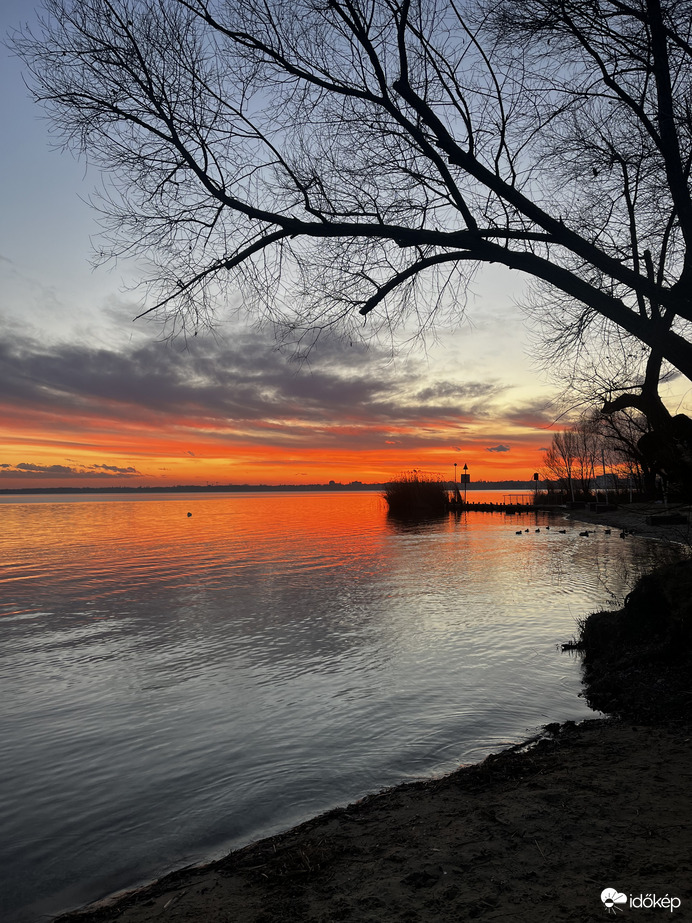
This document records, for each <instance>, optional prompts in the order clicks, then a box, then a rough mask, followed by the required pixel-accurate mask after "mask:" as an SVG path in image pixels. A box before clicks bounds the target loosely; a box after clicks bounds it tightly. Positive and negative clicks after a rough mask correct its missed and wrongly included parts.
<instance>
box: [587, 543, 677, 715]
mask: <svg viewBox="0 0 692 923" xmlns="http://www.w3.org/2000/svg"><path fill="white" fill-rule="evenodd" d="M576 646H577V648H578V649H580V650H581V651H583V654H584V687H585V696H586V700H587V702H588V703H589V705H590V706H591V707H592V708H594V709H597V710H598V711H603V712H606V713H608V714H612V715H617V716H619V717H621V718H625V719H628V720H631V721H640V722H652V723H657V722H666V721H675V722H677V721H684V722H689V721H690V719H691V718H692V560H689V559H685V560H682V561H677V562H676V563H674V564H668V565H665V566H663V567H660V568H658V569H656V570H654V571H652V572H651V573H649V574H645V575H644V576H643V577H641V578H640V579H639V581H638V582H637V584H636V585H635V587H634V589H633V590H632V592H631V593H630V594H629V595H628V596H627V597H626V599H625V604H624V606H623V608H622V609H619V610H617V611H614V612H595V613H593V614H592V615H590V616H588V617H587V618H585V619H584V620H583V621H582V622H581V623H580V632H579V638H578V643H577V645H576Z"/></svg>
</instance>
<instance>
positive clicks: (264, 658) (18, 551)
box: [0, 493, 665, 921]
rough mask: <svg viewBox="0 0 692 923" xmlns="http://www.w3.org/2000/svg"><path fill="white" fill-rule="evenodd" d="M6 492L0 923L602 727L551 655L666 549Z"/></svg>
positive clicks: (363, 519) (571, 529) (490, 521)
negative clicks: (548, 731) (563, 727)
mask: <svg viewBox="0 0 692 923" xmlns="http://www.w3.org/2000/svg"><path fill="white" fill-rule="evenodd" d="M498 499H501V496H500V497H499V498H498ZM3 500H4V502H2V503H0V515H1V516H2V529H1V530H0V642H1V646H0V696H1V701H2V715H1V717H0V740H1V741H2V746H1V748H0V751H1V752H0V818H1V825H0V870H1V872H0V874H2V876H3V877H4V881H2V882H0V919H2V920H3V921H15V920H17V921H25V920H26V921H35V920H37V919H38V918H39V917H40V916H41V915H42V914H51V913H54V912H57V911H58V910H61V909H63V908H67V907H71V906H75V905H76V904H79V903H81V902H83V901H86V900H89V899H94V898H97V897H100V896H102V895H103V894H105V893H107V892H109V891H112V890H116V889H118V888H122V887H128V886H131V885H133V884H137V883H139V882H141V881H143V880H146V879H148V878H152V877H154V876H157V875H159V874H161V873H162V872H164V871H166V870H169V869H170V868H171V867H174V866H176V865H183V864H187V863H191V862H197V861H200V860H203V859H206V858H210V857H215V856H218V855H220V854H222V853H223V852H225V851H227V850H228V849H230V848H233V847H235V846H239V845H242V844H244V843H247V842H249V841H250V840H253V839H256V838H258V837H260V836H264V835H267V834H270V833H273V832H277V831H278V830H281V829H285V828H287V827H289V826H291V825H293V824H295V823H297V822H299V821H301V820H304V819H305V818H307V817H309V816H311V815H313V814H316V813H318V812H321V811H323V810H326V809H328V808H330V807H333V806H335V805H337V804H344V803H347V802H349V801H352V800H354V799H356V798H358V797H359V796H361V795H363V794H365V793H368V792H371V791H375V790H378V789H380V788H383V787H385V786H389V785H392V784H395V783H397V782H400V781H403V780H408V779H413V778H419V777H423V776H429V775H432V774H435V773H442V772H446V771H449V770H451V769H453V768H455V767H456V766H458V765H459V763H468V762H471V761H475V760H479V759H481V758H483V757H484V756H485V755H487V753H489V752H491V751H493V750H497V749H499V748H500V747H502V746H504V745H506V744H508V743H511V742H516V741H518V740H521V739H522V738H524V737H525V736H527V734H528V733H531V732H532V731H534V730H535V728H536V727H537V726H539V725H541V724H545V723H547V722H548V721H556V720H557V721H559V720H565V719H569V718H571V719H575V720H578V719H580V718H583V717H586V716H588V715H589V714H591V713H590V712H588V709H587V708H586V706H585V704H584V703H583V700H582V699H581V698H579V696H578V693H579V691H580V673H579V662H578V659H577V658H575V657H573V656H569V655H566V654H563V653H561V652H560V650H559V642H561V641H564V640H566V639H568V638H570V637H571V636H572V635H573V634H574V632H575V620H576V619H577V618H578V617H580V616H583V615H585V614H586V613H588V612H589V611H592V610H593V609H595V608H597V607H598V606H601V605H603V604H607V605H611V604H613V603H614V602H616V601H617V600H618V599H621V598H622V596H623V595H624V593H626V592H627V590H628V588H629V587H630V585H631V583H632V581H633V580H634V578H635V577H636V575H637V574H638V573H639V572H641V570H643V569H645V568H646V567H647V566H649V565H650V563H651V560H652V558H654V557H656V556H658V555H661V554H664V553H665V549H662V548H661V547H660V546H656V545H654V544H653V543H646V542H644V541H638V540H634V539H627V540H626V541H621V540H620V539H619V537H618V535H617V532H614V533H613V535H612V536H606V535H605V534H604V533H603V530H602V529H601V530H599V534H596V535H592V536H590V537H589V538H588V539H585V538H583V537H580V536H579V534H578V533H579V531H580V528H579V526H578V524H571V523H562V522H560V521H559V520H552V522H551V520H548V519H543V518H541V516H540V515H539V516H538V518H537V516H536V514H533V513H528V514H525V515H523V516H521V517H508V516H505V515H502V514H484V513H468V514H465V515H463V516H461V517H460V516H454V515H453V514H452V515H450V516H449V517H446V518H444V519H442V520H438V521H435V522H428V523H424V524H418V525H410V524H409V525H407V524H401V523H396V522H393V521H391V520H390V519H389V518H388V517H387V515H386V509H385V506H384V503H383V501H382V500H381V499H380V497H379V496H378V495H377V494H374V493H344V494H334V493H315V494H281V495H278V494H234V495H201V494H196V495H187V496H185V495H167V496H163V497H162V496H161V495H156V496H146V495H145V496H139V495H138V496H137V497H129V496H125V497H113V496H108V495H104V496H99V497H93V496H92V497H88V498H86V497H83V496H80V497H55V496H53V497H40V498H31V499H29V500H27V499H24V498H17V497H13V498H3ZM188 512H191V513H192V516H188V515H187V514H188ZM548 523H551V528H550V529H549V530H548V529H546V525H547V524H548ZM520 528H521V529H524V528H528V529H529V532H522V534H521V535H520V536H518V535H516V530H517V529H520ZM537 528H540V532H536V531H535V530H536V529H537ZM558 528H566V529H567V533H566V534H565V535H560V534H559V533H558V531H557V529H558Z"/></svg>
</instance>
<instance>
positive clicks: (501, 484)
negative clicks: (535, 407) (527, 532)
mask: <svg viewBox="0 0 692 923" xmlns="http://www.w3.org/2000/svg"><path fill="white" fill-rule="evenodd" d="M450 483H451V482H450ZM385 487H386V482H384V481H383V482H382V483H373V484H365V483H363V482H361V481H352V482H351V483H350V484H340V483H331V484H177V485H173V486H165V487H129V486H124V487H113V486H103V487H3V488H0V496H8V495H19V496H21V495H25V494H152V493H156V494H181V493H185V494H190V493H204V494H208V493H249V492H253V493H254V492H267V493H277V492H280V491H296V492H300V491H303V492H307V491H311V490H324V491H333V492H334V493H338V492H340V491H361V490H384V489H385ZM467 489H468V492H469V493H472V492H474V491H482V490H533V489H534V483H533V481H477V482H476V483H475V484H474V485H473V486H469V487H468V488H467Z"/></svg>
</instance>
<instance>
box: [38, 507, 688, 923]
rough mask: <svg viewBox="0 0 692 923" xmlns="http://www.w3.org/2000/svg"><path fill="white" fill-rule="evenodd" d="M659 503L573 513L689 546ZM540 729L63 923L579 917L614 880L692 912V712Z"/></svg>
mask: <svg viewBox="0 0 692 923" xmlns="http://www.w3.org/2000/svg"><path fill="white" fill-rule="evenodd" d="M660 512H662V510H661V506H660V505H653V504H649V505H645V504H638V505H637V508H636V509H634V508H627V509H624V510H622V509H621V510H612V511H604V512H601V513H594V512H590V511H588V510H574V511H571V512H570V513H569V514H568V515H569V518H570V519H573V520H577V521H581V522H586V523H595V524H602V525H604V526H606V527H613V528H616V529H623V530H625V531H626V533H627V534H630V533H634V534H636V535H638V536H640V537H644V538H655V539H657V540H659V541H664V542H671V543H676V544H680V543H682V544H683V545H687V546H688V547H689V540H688V538H687V531H688V527H685V528H684V529H681V528H680V526H671V525H665V526H659V525H655V526H651V525H650V524H647V523H646V517H647V516H650V515H652V514H653V513H660ZM605 673H606V676H607V675H608V666H607V665H606V669H605ZM632 681H635V680H633V679H632V673H631V672H629V673H627V675H626V677H625V680H624V682H625V684H627V683H629V682H632ZM627 688H629V687H628V686H627V685H625V689H627ZM621 691H622V690H621ZM689 694H690V695H691V696H692V688H691V689H690V693H689ZM544 730H545V734H544V735H543V736H539V737H538V738H532V739H531V740H529V741H526V742H524V743H523V744H518V745H515V746H513V747H510V748H509V749H506V750H503V751H501V752H500V753H498V754H492V755H490V756H488V757H486V759H485V760H483V761H482V762H480V763H475V764H472V765H470V766H463V767H461V768H460V769H458V770H456V771H454V772H453V773H451V774H450V775H447V776H444V777H442V778H435V779H430V780H427V781H420V782H413V783H405V784H403V785H400V786H397V787H395V788H392V789H387V790H385V791H383V792H379V793H377V794H372V795H369V796H367V797H365V798H363V799H362V800H360V801H358V802H356V803H355V804H352V805H349V806H347V807H340V808H336V809H333V810H331V811H329V812H327V813H326V814H322V815H320V816H318V817H315V818H313V819H311V820H308V821H306V822H304V823H302V824H300V825H299V826H298V827H295V828H292V829H290V830H287V831H285V832H283V833H281V834H278V835H276V836H272V837H268V838H265V839H262V840H259V841H257V842H255V843H252V844H250V845H248V846H245V847H243V848H241V849H238V850H235V851H233V852H231V853H230V854H229V855H227V856H226V857H224V858H222V859H220V860H217V861H214V862H211V863H208V864H204V865H201V866H195V867H188V868H184V869H181V870H178V871H174V872H172V873H170V874H168V875H166V876H164V877H163V878H160V879H159V880H157V881H154V882H152V883H150V884H148V885H146V886H144V887H141V888H137V889H135V890H132V891H128V892H120V893H119V894H116V895H111V896H110V897H107V898H106V899H105V900H102V901H99V902H97V903H95V904H90V905H88V906H87V907H85V908H83V909H80V910H76V911H72V912H70V913H66V914H62V915H60V916H59V917H57V918H56V919H55V923H115V921H116V920H117V921H118V923H149V921H153V920H158V919H165V920H166V921H170V923H193V921H194V923H201V921H204V923H235V921H240V920H242V921H243V923H246V921H247V923H279V921H281V923H284V921H288V923H291V921H293V923H336V921H342V920H343V921H355V923H367V921H372V923H381V921H385V923H389V921H391V923H394V921H396V923H399V921H410V923H438V921H450V923H452V921H453V923H458V921H461V920H471V919H478V920H481V921H488V923H491V921H496V920H497V921H501V920H510V919H511V920H514V921H517V923H535V921H536V920H537V919H551V920H556V921H565V923H572V921H574V920H587V919H596V918H598V917H599V916H602V915H603V913H604V912H605V907H604V905H603V903H602V901H601V898H600V895H601V892H602V891H603V890H604V889H605V888H615V889H616V890H617V891H621V892H623V893H625V894H626V895H627V896H634V898H636V897H638V896H639V895H644V896H646V895H652V894H655V895H658V896H659V897H663V896H665V895H667V896H668V897H675V898H677V899H679V900H680V901H681V905H680V907H679V908H677V910H676V916H677V918H678V919H688V918H690V917H689V916H688V915H689V913H690V906H691V902H692V824H690V823H689V822H688V821H689V819H690V818H692V784H691V783H692V725H691V724H690V722H689V720H687V719H685V720H683V721H679V720H678V721H675V720H665V719H664V720H654V719H652V718H651V717H650V716H649V715H648V714H645V713H641V714H636V713H635V714H634V715H629V716H628V717H627V718H616V717H605V718H597V717H594V718H592V719H586V720H585V721H583V722H581V723H580V724H578V725H575V724H574V723H573V722H566V723H565V724H563V725H558V724H551V725H547V726H546V727H545V729H544ZM626 909H632V911H633V912H634V911H635V910H636V902H635V904H633V905H631V908H626ZM652 912H653V911H652ZM659 912H663V911H659ZM665 912H667V913H670V912H671V911H670V910H667V911H665Z"/></svg>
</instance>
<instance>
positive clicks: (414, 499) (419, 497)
mask: <svg viewBox="0 0 692 923" xmlns="http://www.w3.org/2000/svg"><path fill="white" fill-rule="evenodd" d="M384 499H385V500H386V502H387V506H388V507H389V512H390V513H391V514H392V515H393V516H407V517H409V516H410V517H425V516H440V515H442V514H443V513H446V512H447V510H448V508H449V493H448V491H447V482H446V481H443V480H442V479H441V478H439V477H438V476H437V475H434V474H424V473H422V472H420V471H407V472H405V473H404V474H401V475H399V477H398V478H396V480H393V481H391V482H390V483H389V484H387V485H386V487H385V491H384Z"/></svg>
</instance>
